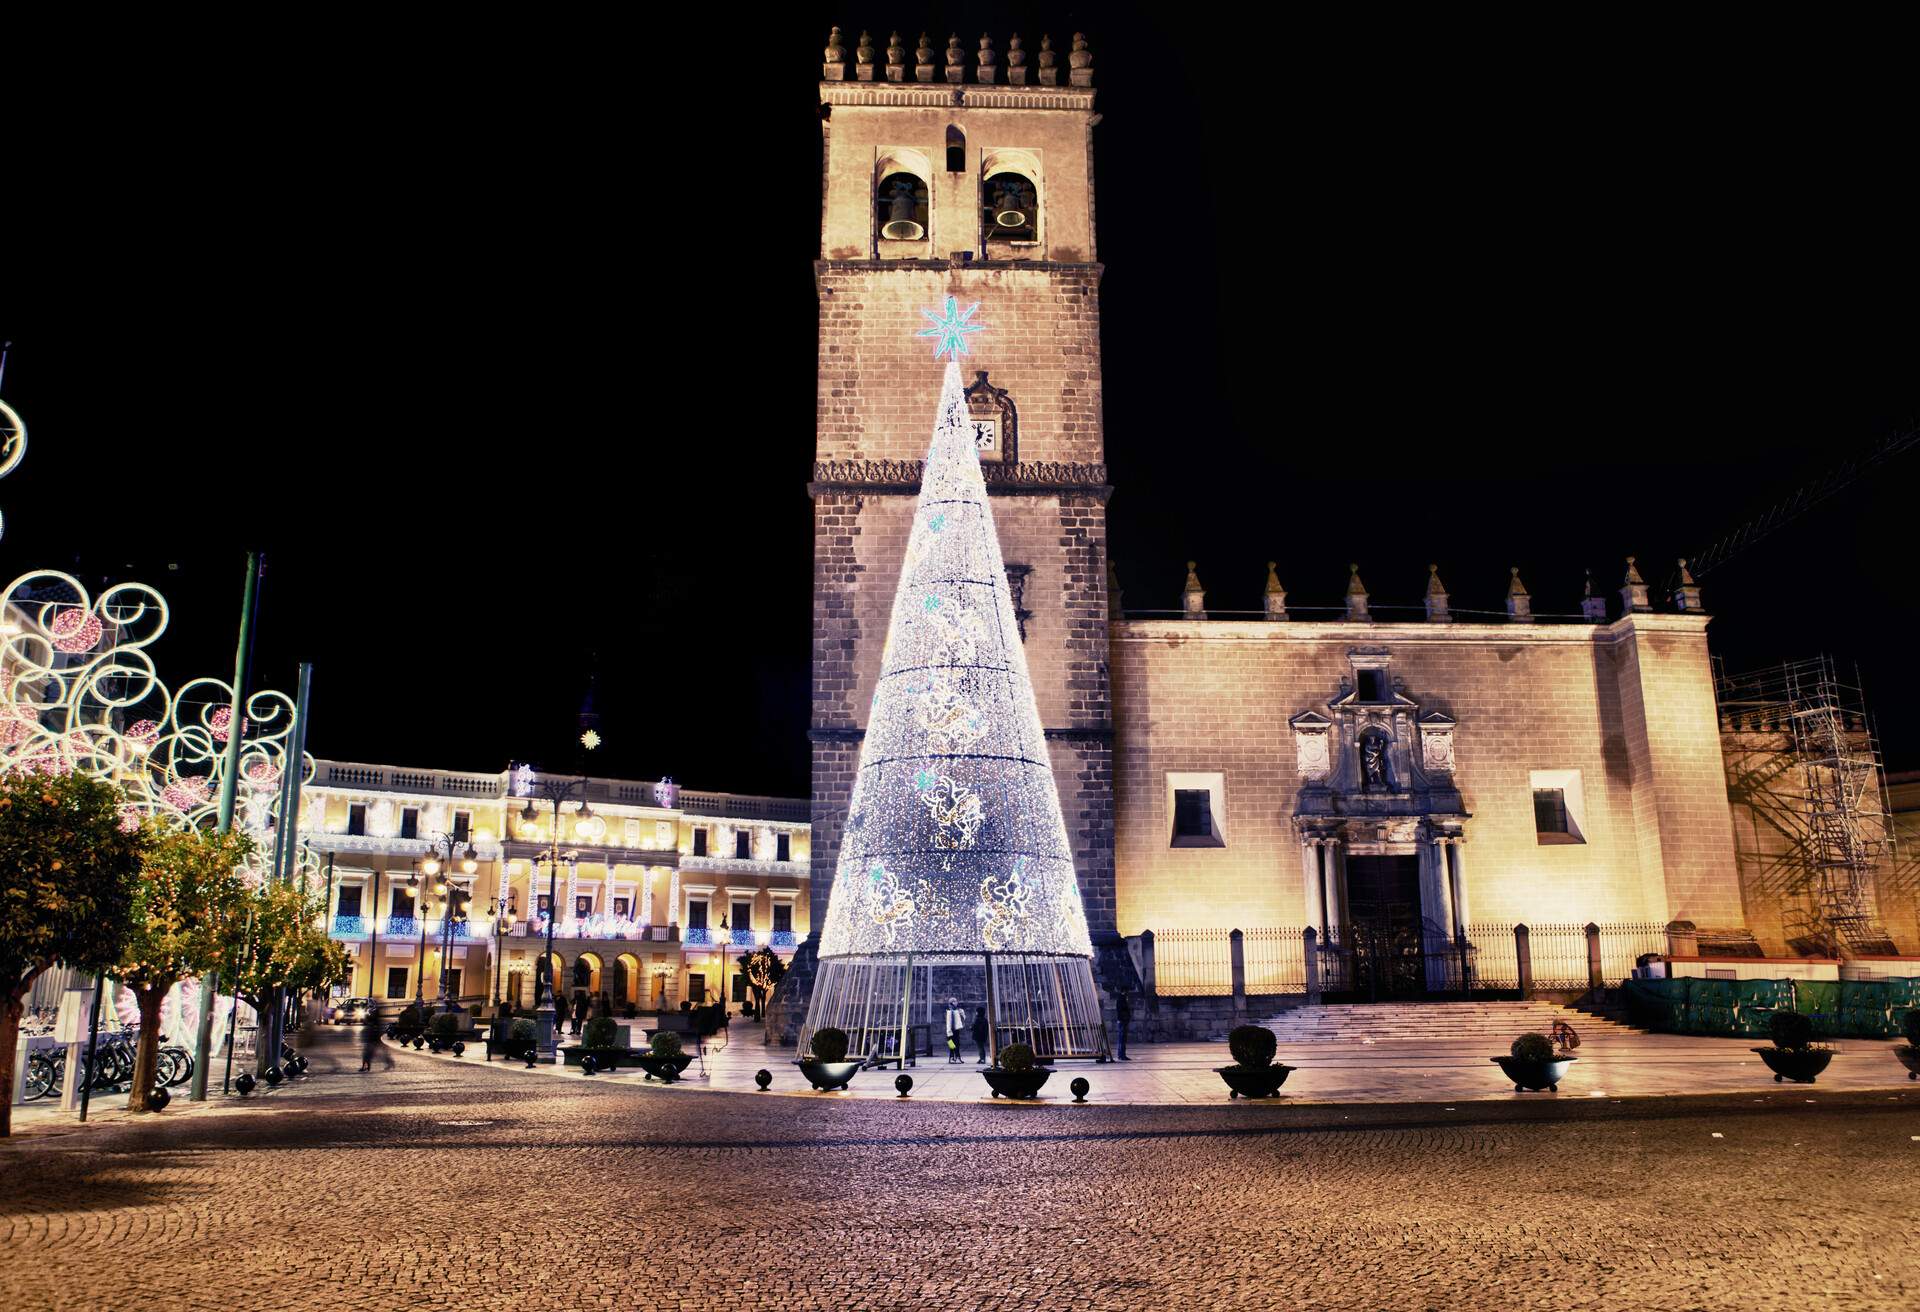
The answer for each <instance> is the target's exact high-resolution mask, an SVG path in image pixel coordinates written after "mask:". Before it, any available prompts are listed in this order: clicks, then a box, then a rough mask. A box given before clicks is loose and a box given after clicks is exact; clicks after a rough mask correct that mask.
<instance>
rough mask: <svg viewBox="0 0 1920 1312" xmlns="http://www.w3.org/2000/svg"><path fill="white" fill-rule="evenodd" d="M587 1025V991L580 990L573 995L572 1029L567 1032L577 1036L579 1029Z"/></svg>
mask: <svg viewBox="0 0 1920 1312" xmlns="http://www.w3.org/2000/svg"><path fill="white" fill-rule="evenodd" d="M586 1023H587V991H586V990H585V989H581V990H580V991H579V992H578V993H575V994H574V995H573V1028H572V1030H570V1031H569V1033H572V1034H578V1033H579V1032H580V1027H581V1026H582V1025H584V1024H586Z"/></svg>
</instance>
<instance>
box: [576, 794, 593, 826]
mask: <svg viewBox="0 0 1920 1312" xmlns="http://www.w3.org/2000/svg"><path fill="white" fill-rule="evenodd" d="M578 814H579V816H580V818H581V819H582V820H591V819H593V808H592V807H590V806H588V805H587V799H586V798H584V797H583V798H581V799H580V810H579V813H578Z"/></svg>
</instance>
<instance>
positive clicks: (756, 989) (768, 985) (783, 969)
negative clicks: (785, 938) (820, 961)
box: [740, 947, 787, 1017]
mask: <svg viewBox="0 0 1920 1312" xmlns="http://www.w3.org/2000/svg"><path fill="white" fill-rule="evenodd" d="M740 969H741V971H742V972H744V973H745V975H746V977H747V987H748V988H749V989H751V990H752V991H753V1009H754V1010H755V1011H756V1012H758V1013H759V1014H760V1015H761V1016H762V1017H764V1016H765V1015H766V1014H767V999H768V998H771V997H772V996H773V991H774V990H775V989H776V988H778V987H779V986H780V981H781V980H783V979H785V978H786V977H787V963H786V962H784V961H782V960H780V954H779V953H777V952H775V951H774V950H773V949H772V948H767V947H760V948H755V949H754V950H753V951H751V952H749V953H747V955H746V956H744V957H742V958H741V959H740Z"/></svg>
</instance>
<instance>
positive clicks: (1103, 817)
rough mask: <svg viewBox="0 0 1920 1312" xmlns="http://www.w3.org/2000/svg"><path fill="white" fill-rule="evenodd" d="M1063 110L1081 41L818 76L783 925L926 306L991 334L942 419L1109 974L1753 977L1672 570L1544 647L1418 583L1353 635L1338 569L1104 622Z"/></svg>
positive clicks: (1088, 110) (1566, 621)
mask: <svg viewBox="0 0 1920 1312" xmlns="http://www.w3.org/2000/svg"><path fill="white" fill-rule="evenodd" d="M1092 83H1093V54H1092V51H1091V50H1090V49H1089V48H1088V46H1087V43H1086V42H1085V41H1084V39H1082V38H1079V37H1076V38H1075V40H1074V42H1073V44H1072V48H1071V49H1070V50H1067V51H1061V52H1056V51H1054V50H1053V49H1052V45H1051V42H1046V43H1043V45H1042V47H1041V48H1040V49H1039V50H1037V51H1035V50H1026V49H1021V48H1019V47H1018V43H1017V41H1016V42H1015V43H1014V46H1013V48H1010V49H1007V50H1005V51H996V50H994V49H993V48H992V44H991V42H990V41H988V40H986V39H983V40H982V42H981V43H980V48H979V49H977V50H975V49H965V48H962V47H961V46H959V44H958V43H953V44H950V45H949V46H948V47H947V48H946V49H945V50H936V49H934V48H933V47H932V46H931V45H930V44H928V43H927V42H926V41H925V40H924V39H923V40H922V41H921V43H920V44H919V45H918V47H917V48H911V49H910V48H909V47H908V46H907V44H906V43H904V42H901V41H899V40H897V39H896V40H895V41H893V42H892V43H890V44H888V45H886V46H885V47H879V46H878V45H877V44H876V43H871V42H867V41H866V40H865V39H864V38H863V40H862V42H861V44H860V45H858V46H857V47H854V48H851V49H850V48H849V44H848V43H845V42H842V41H841V40H840V38H839V37H838V34H837V32H836V36H835V38H834V40H833V42H832V43H831V44H830V45H829V47H828V49H827V62H826V64H825V65H824V68H823V78H822V81H821V83H820V116H821V131H822V135H823V159H824V168H823V186H824V196H823V204H822V207H821V231H820V252H819V259H818V261H817V263H816V266H815V274H816V282H817V288H818V295H819V375H818V378H819V390H818V413H817V428H816V453H815V464H814V469H813V478H812V481H811V484H810V489H809V490H810V492H811V494H812V498H813V505H814V550H815V555H814V583H813V589H814V591H813V708H812V719H811V730H810V738H811V743H812V768H813V788H812V812H811V822H812V836H813V847H812V869H811V879H810V897H811V899H812V903H813V906H812V914H811V916H810V922H811V923H812V924H814V925H821V924H824V923H825V921H826V906H825V902H826V899H827V897H828V895H829V892H830V890H831V889H832V887H833V884H834V873H835V867H836V861H837V858H838V854H839V847H840V844H839V834H840V826H841V825H842V823H843V821H844V818H845V814H846V809H847V803H848V797H849V789H850V787H851V784H852V781H853V775H854V770H855V766H856V762H857V759H858V756H859V747H860V741H861V738H862V735H863V732H864V729H865V724H864V719H863V717H864V715H865V711H866V708H867V706H868V703H869V701H870V700H871V698H872V695H873V690H874V683H875V680H876V677H877V673H878V670H879V666H880V648H881V644H882V643H883V642H884V640H885V637H886V631H887V618H888V613H889V610H890V607H891V605H892V601H893V595H894V589H895V584H896V581H897V572H898V568H899V562H900V560H901V556H902V550H903V548H904V546H905V542H906V535H907V531H908V527H909V523H910V519H911V515H912V510H913V505H914V496H915V493H916V491H917V489H918V481H919V465H920V458H921V456H922V454H923V452H924V451H925V449H926V445H927V439H928V431H929V424H930V421H931V418H932V416H933V414H934V412H935V405H936V402H937V400H938V393H939V387H940V370H939V369H938V368H937V367H935V366H934V365H933V364H932V363H931V361H930V358H929V355H930V353H929V351H928V350H927V344H926V343H925V342H924V341H923V340H921V339H920V338H918V337H916V335H915V334H916V330H917V329H919V328H921V327H924V321H923V320H922V317H921V311H922V310H923V309H924V308H926V307H932V306H938V305H940V304H942V303H943V302H944V301H945V299H946V298H948V297H953V298H955V299H956V300H957V301H958V302H959V303H960V304H961V305H962V306H965V305H969V304H972V303H975V302H978V303H979V304H980V307H981V310H980V315H979V317H980V320H981V321H982V322H984V323H986V324H987V325H989V331H987V332H986V333H983V334H981V335H980V336H979V337H978V338H976V339H975V340H974V341H973V343H972V354H971V355H970V357H969V360H968V362H967V368H968V371H969V372H968V375H967V376H968V379H969V381H970V383H971V386H970V388H969V392H968V399H969V406H970V411H971V414H972V417H973V420H974V423H975V427H976V440H977V445H978V447H979V450H980V458H981V461H982V465H983V467H984V469H985V472H986V479H987V483H988V486H989V489H990V491H991V493H992V495H993V497H994V515H995V518H996V521H997V523H998V525H999V530H1000V535H1001V541H1002V548H1003V552H1004V555H1005V559H1006V567H1007V571H1008V576H1009V582H1010V583H1011V585H1012V588H1013V592H1014V597H1015V605H1016V608H1017V614H1018V616H1019V619H1020V624H1021V629H1022V633H1023V636H1024V640H1025V644H1026V652H1027V659H1028V663H1029V666H1030V668H1031V671H1032V676H1033V683H1034V688H1035V694H1036V697H1037V700H1038V704H1039V709H1040V713H1041V717H1042V721H1043V723H1044V726H1045V730H1046V737H1047V741H1048V747H1049V751H1050V753H1051V757H1052V765H1053V770H1054V774H1055V777H1056V780H1057V783H1058V786H1059V791H1060V798H1061V803H1062V808H1063V812H1064V815H1065V819H1066V823H1067V828H1068V830H1069V834H1070V837H1071V841H1072V844H1073V854H1074V860H1075V865H1076V869H1077V872H1078V878H1079V881H1080V885H1081V889H1082V892H1083V895H1084V900H1085V905H1086V911H1087V917H1088V923H1089V929H1090V930H1091V932H1092V935H1093V938H1094V941H1095V944H1096V955H1100V954H1101V953H1102V951H1103V950H1104V951H1105V952H1106V954H1107V959H1106V961H1105V964H1104V967H1103V969H1105V970H1106V971H1107V972H1108V973H1107V975H1106V976H1105V977H1107V978H1118V976H1115V975H1113V974H1112V972H1113V971H1114V970H1118V971H1119V972H1120V975H1125V974H1126V972H1127V967H1128V965H1129V964H1131V966H1133V967H1134V968H1135V969H1136V970H1137V969H1138V968H1139V967H1140V966H1141V965H1142V964H1143V958H1142V954H1141V952H1140V942H1141V938H1142V936H1143V934H1144V933H1145V932H1146V931H1152V933H1153V934H1154V935H1155V936H1158V937H1159V939H1160V940H1161V941H1162V942H1163V943H1166V942H1171V941H1175V940H1179V939H1180V938H1181V936H1182V935H1200V936H1204V935H1208V934H1216V935H1221V936H1222V937H1221V939H1220V941H1221V942H1222V943H1224V942H1225V938H1224V935H1225V933H1226V931H1228V930H1231V929H1241V930H1246V931H1249V932H1251V931H1254V930H1256V929H1258V930H1262V931H1267V932H1270V933H1272V934H1275V935H1281V936H1291V939H1290V940H1289V941H1290V942H1297V940H1299V938H1300V937H1301V935H1302V932H1303V931H1305V930H1308V929H1311V930H1312V931H1313V938H1315V939H1317V940H1318V942H1319V944H1320V945H1321V947H1322V948H1323V949H1325V948H1326V947H1329V946H1341V947H1343V948H1347V949H1351V948H1353V947H1354V946H1355V945H1361V944H1364V943H1366V942H1367V941H1368V940H1369V938H1370V937H1371V939H1372V940H1373V941H1375V942H1378V941H1379V940H1380V937H1381V936H1382V935H1386V936H1389V937H1392V938H1395V939H1397V940H1398V941H1403V942H1405V941H1411V942H1412V943H1414V944H1415V945H1416V951H1417V950H1418V945H1421V944H1424V945H1425V947H1426V950H1427V951H1428V952H1429V953H1430V954H1431V956H1432V957H1433V958H1434V960H1433V963H1432V964H1430V965H1428V966H1426V967H1422V968H1420V971H1419V972H1418V975H1417V977H1416V978H1415V979H1413V980H1412V981H1410V984H1411V987H1413V988H1414V989H1415V990H1418V989H1421V988H1428V989H1430V990H1432V991H1435V992H1444V991H1446V990H1448V989H1449V988H1452V987H1458V986H1459V985H1461V984H1462V983H1463V982H1465V981H1463V979H1462V976H1463V975H1464V974H1470V973H1471V972H1472V970H1473V969H1474V967H1473V966H1472V965H1471V964H1470V963H1469V964H1463V965H1458V966H1454V965H1448V964H1446V963H1447V962H1448V961H1449V960H1458V961H1461V962H1465V961H1466V956H1465V954H1464V952H1458V953H1456V952H1454V951H1453V949H1455V948H1461V949H1464V948H1466V947H1467V946H1469V945H1472V944H1477V943H1479V942H1480V940H1482V939H1486V940H1487V943H1486V945H1485V958H1486V961H1487V962H1488V963H1492V962H1493V961H1494V960H1495V959H1496V958H1497V957H1498V956H1499V955H1500V953H1501V952H1506V953H1508V954H1511V952H1512V951H1513V948H1512V940H1513V934H1512V930H1513V927H1514V926H1516V925H1520V924H1532V925H1556V926H1563V927H1580V926H1586V925H1590V924H1597V925H1600V926H1603V927H1616V928H1617V929H1618V932H1613V931H1612V930H1609V933H1610V934H1611V937H1609V938H1608V939H1607V942H1608V944H1609V946H1608V948H1607V957H1608V960H1607V961H1606V968H1607V973H1608V974H1610V975H1613V976H1614V977H1615V979H1614V982H1617V977H1618V976H1619V975H1623V974H1624V973H1625V972H1626V970H1627V969H1629V968H1631V965H1632V962H1633V958H1634V956H1635V955H1637V954H1638V953H1639V952H1642V951H1647V950H1667V949H1668V948H1670V947H1671V946H1672V945H1673V940H1672V939H1671V937H1670V936H1669V935H1668V934H1667V929H1668V927H1669V926H1675V927H1676V928H1677V929H1679V930H1681V931H1682V932H1684V933H1685V934H1686V935H1689V936H1690V937H1688V938H1687V939H1686V940H1685V941H1686V942H1688V943H1694V942H1697V943H1712V944H1718V945H1720V946H1721V948H1722V950H1723V951H1725V952H1727V953H1728V954H1730V955H1731V954H1738V953H1743V952H1744V953H1750V954H1752V955H1756V956H1757V955H1760V954H1761V953H1762V952H1763V951H1765V950H1768V949H1772V950H1778V949H1779V946H1780V945H1775V944H1764V945H1763V944H1761V943H1759V942H1757V941H1756V940H1755V939H1754V938H1753V936H1752V933H1751V932H1750V930H1749V928H1748V926H1749V921H1750V917H1749V914H1748V907H1747V902H1748V901H1749V900H1750V899H1751V897H1752V896H1753V891H1752V890H1751V889H1748V888H1743V882H1742V878H1741V872H1740V870H1739V868H1738V866H1737V862H1736V852H1735V841H1734V819H1733V815H1732V812H1731V810H1730V807H1729V800H1728V786H1727V775H1726V765H1725V762H1724V760H1723V754H1722V746H1721V732H1722V722H1721V719H1720V717H1719V716H1718V714H1717V711H1716V699H1715V685H1714V674H1713V669H1712V665H1711V662H1710V660H1709V656H1708V646H1707V630H1708V617H1707V616H1706V615H1705V614H1704V613H1703V612H1702V611H1701V608H1700V599H1699V591H1698V589H1697V588H1696V587H1694V586H1693V585H1692V580H1691V579H1690V578H1688V577H1687V576H1686V574H1685V571H1684V567H1683V568H1682V570H1681V571H1680V574H1679V577H1680V579H1681V583H1680V585H1679V587H1678V588H1676V589H1675V590H1674V591H1672V592H1671V593H1668V594H1666V595H1660V596H1656V595H1653V593H1652V590H1651V589H1650V588H1649V586H1648V585H1647V584H1646V582H1645V581H1644V580H1643V578H1642V576H1641V574H1640V573H1639V572H1638V570H1637V569H1636V568H1635V566H1634V563H1633V562H1632V561H1631V560H1628V561H1625V562H1622V563H1621V565H1620V566H1619V573H1618V575H1617V576H1616V578H1617V579H1618V582H1617V584H1609V585H1608V586H1606V587H1605V588H1603V589H1599V590H1598V595H1596V589H1595V588H1594V587H1592V586H1591V585H1590V587H1589V595H1588V596H1587V597H1586V598H1585V599H1584V602H1583V606H1582V614H1581V615H1580V616H1578V617H1575V618H1556V619H1549V618H1547V617H1544V616H1541V617H1536V616H1535V615H1534V614H1533V613H1532V609H1531V599H1530V597H1529V596H1528V594H1527V591H1526V588H1525V586H1524V584H1523V583H1522V582H1521V580H1520V579H1519V578H1518V576H1517V575H1516V576H1515V577H1514V578H1513V579H1512V580H1511V582H1510V585H1509V590H1508V596H1507V602H1506V609H1505V612H1504V613H1503V614H1500V615H1496V616H1484V615H1475V616H1470V617H1469V616H1463V615H1459V614H1455V613H1453V612H1452V611H1451V610H1450V608H1449V605H1448V598H1447V594H1446V587H1445V584H1444V582H1443V581H1442V580H1441V578H1440V575H1439V573H1438V571H1437V570H1434V571H1430V574H1429V579H1428V586H1427V595H1426V607H1425V614H1424V617H1423V618H1420V619H1418V620H1416V621H1402V620H1394V621H1385V620H1382V619H1380V618H1378V617H1376V616H1375V615H1374V614H1372V613H1371V611H1370V609H1369V604H1368V596H1367V589H1366V584H1365V583H1364V581H1363V579H1362V577H1361V571H1360V570H1359V568H1358V567H1355V568H1354V569H1353V570H1352V571H1351V572H1350V575H1349V579H1348V586H1347V595H1346V605H1345V610H1344V613H1343V614H1342V615H1341V617H1340V618H1337V619H1332V620H1325V619H1313V620H1308V619H1302V618H1299V617H1297V616H1291V615H1289V613H1288V610H1287V607H1286V596H1285V592H1284V591H1283V590H1282V588H1281V585H1280V583H1279V581H1278V578H1277V577H1276V576H1275V573H1274V571H1273V570H1272V569H1270V571H1269V576H1268V578H1269V581H1268V589H1267V606H1266V612H1265V615H1264V617H1262V618H1258V619H1245V618H1209V617H1208V615H1207V611H1206V605H1205V591H1204V586H1203V585H1202V584H1201V582H1200V580H1199V579H1198V578H1197V577H1196V576H1195V575H1194V573H1192V572H1191V570H1190V573H1189V576H1188V583H1187V589H1186V593H1185V611H1184V613H1183V614H1182V615H1181V616H1180V617H1179V618H1171V619H1170V618H1150V619H1149V618H1129V617H1128V616H1127V614H1126V612H1125V611H1124V609H1123V608H1122V606H1121V598H1120V595H1119V591H1118V587H1117V584H1115V583H1113V582H1112V581H1111V580H1110V574H1109V567H1108V560H1107V521H1106V507H1107V502H1108V499H1109V497H1110V495H1111V493H1112V491H1113V488H1112V486H1111V484H1110V481H1109V478H1108V474H1107V468H1106V464H1105V453H1104V449H1103V442H1102V389H1103V377H1102V369H1101V357H1100V282H1101V272H1102V266H1101V264H1100V261H1099V251H1098V244H1097V234H1096V227H1095V197H1096V189H1095V178H1094V169H1093V164H1094V153H1093V134H1094V129H1095V126H1096V125H1097V124H1098V123H1099V121H1100V116H1099V114H1098V113H1097V112H1096V111H1095V107H1094V98H1095V93H1094V89H1093V85H1092ZM1175 567H1176V568H1177V563H1176V564H1175ZM1256 568H1257V565H1256ZM1414 569H1415V570H1416V571H1417V569H1418V566H1414ZM1280 572H1282V573H1284V572H1285V571H1284V569H1283V570H1281V571H1280ZM1661 573H1662V574H1663V575H1664V573H1665V571H1664V570H1662V571H1661ZM1502 936H1504V942H1503V943H1502V942H1497V941H1495V940H1501V939H1502ZM1101 945H1104V949H1103V948H1102V946H1101ZM1129 948H1130V950H1129ZM1290 950H1292V951H1296V952H1297V951H1298V948H1297V947H1295V948H1292V949H1290ZM1235 951H1236V953H1237V952H1239V951H1240V948H1239V946H1238V945H1237V944H1236V947H1235ZM802 955H803V956H804V955H805V950H804V949H803V954H802ZM1235 969H1236V970H1239V969H1240V966H1239V965H1238V958H1236V965H1235ZM1276 969H1280V970H1281V973H1283V974H1284V967H1277V968H1276ZM800 975H801V978H802V980H804V975H805V972H804V970H802V971H801V972H800ZM1134 978H1137V975H1136V976H1134ZM1237 978H1238V976H1236V979H1237ZM1160 982H1161V983H1162V985H1163V986H1164V985H1165V984H1166V983H1167V982H1168V981H1167V971H1166V969H1165V967H1164V965H1163V968H1162V970H1161V981H1160ZM1332 982H1333V983H1335V984H1338V983H1339V982H1340V981H1339V980H1338V979H1333V981H1332ZM798 983H799V981H797V984H798ZM1401 983H1402V984H1408V983H1409V981H1406V980H1402V981H1401ZM1280 987H1282V988H1286V987H1292V986H1291V985H1289V984H1287V983H1286V982H1285V981H1282V982H1281V985H1280Z"/></svg>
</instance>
